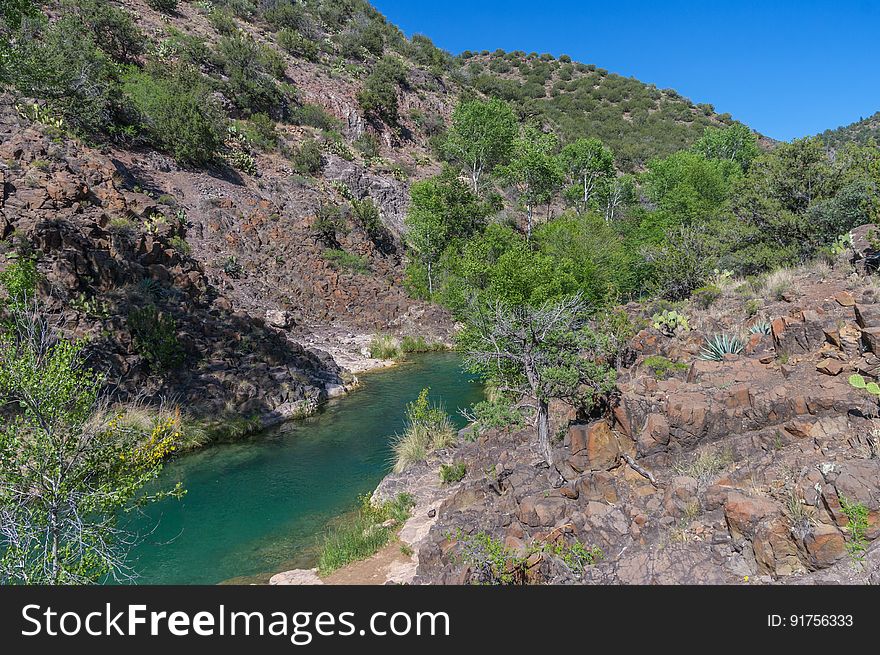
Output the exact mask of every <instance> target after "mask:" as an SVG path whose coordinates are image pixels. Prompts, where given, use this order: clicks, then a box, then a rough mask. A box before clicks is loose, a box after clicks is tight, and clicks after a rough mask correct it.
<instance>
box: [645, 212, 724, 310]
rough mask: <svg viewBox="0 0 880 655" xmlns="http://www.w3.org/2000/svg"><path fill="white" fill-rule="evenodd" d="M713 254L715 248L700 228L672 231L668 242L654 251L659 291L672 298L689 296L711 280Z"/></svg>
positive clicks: (667, 239) (681, 228)
mask: <svg viewBox="0 0 880 655" xmlns="http://www.w3.org/2000/svg"><path fill="white" fill-rule="evenodd" d="M714 255H715V252H714V249H712V247H711V245H710V244H709V243H708V242H707V239H706V237H705V234H704V233H703V232H702V231H700V230H699V229H696V228H690V227H680V228H679V229H677V230H672V231H671V232H670V233H669V234H668V235H667V237H666V242H665V243H664V244H663V245H662V246H660V247H659V248H657V249H656V250H654V251H653V253H652V254H651V258H652V259H653V262H652V265H653V274H654V287H655V289H656V291H657V293H658V294H659V295H661V296H663V297H665V298H669V299H671V300H681V299H683V298H687V297H688V296H689V295H690V294H691V293H692V292H693V291H694V290H695V289H698V288H700V287H701V286H703V284H704V283H705V281H706V280H707V279H708V277H709V274H710V271H711V270H712V267H713V264H714V261H715V256H714Z"/></svg>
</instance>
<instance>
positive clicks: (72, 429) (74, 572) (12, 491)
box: [0, 308, 181, 584]
mask: <svg viewBox="0 0 880 655" xmlns="http://www.w3.org/2000/svg"><path fill="white" fill-rule="evenodd" d="M15 314H16V315H15V319H14V322H13V326H12V327H11V328H10V329H9V330H8V331H7V332H6V333H5V334H4V335H3V336H2V337H0V399H2V400H3V401H4V402H5V403H9V406H10V407H11V408H13V413H12V415H11V416H10V417H9V418H8V419H7V420H6V421H5V424H4V427H3V429H2V430H0V582H2V583H5V584H16V583H18V584H21V583H24V584H78V583H92V582H98V581H100V580H101V579H102V578H104V577H105V576H108V575H109V576H111V577H112V578H114V579H117V580H119V579H123V578H126V577H130V573H129V571H128V570H127V568H126V566H125V554H126V549H127V547H128V546H130V545H131V543H132V542H133V540H134V537H133V535H130V534H127V533H125V531H124V530H122V529H121V528H120V527H119V525H118V523H119V517H120V515H121V514H122V513H123V512H125V511H128V510H130V509H132V508H134V507H136V506H138V505H142V504H145V503H149V502H152V501H154V500H157V499H159V498H161V497H164V496H168V495H170V494H177V495H179V494H180V493H181V492H180V489H179V487H178V488H175V489H172V490H170V491H164V492H158V493H155V492H154V493H149V494H144V493H143V492H142V489H143V488H144V486H145V485H147V484H148V483H149V482H151V481H152V480H154V479H155V478H156V476H157V475H158V473H159V471H160V470H161V469H162V464H163V462H164V460H165V459H166V457H167V456H168V455H169V454H170V453H171V452H172V451H173V450H174V448H175V444H176V442H177V439H178V436H179V435H178V434H176V433H175V430H174V428H173V424H172V423H170V422H165V423H161V424H158V425H157V426H156V427H155V429H154V430H153V431H152V433H151V434H149V435H148V436H146V438H144V435H142V434H140V433H139V432H136V431H134V430H131V429H127V428H125V427H123V426H122V425H120V423H119V420H118V417H117V416H114V415H113V414H112V413H110V412H109V411H108V410H107V405H106V401H105V399H103V398H102V394H101V389H100V388H101V384H100V379H99V378H98V377H97V376H96V375H95V374H94V373H93V372H92V371H90V370H89V369H87V368H86V367H85V366H84V363H83V360H84V357H83V347H82V344H81V343H75V342H70V341H65V340H63V339H60V338H58V336H57V335H56V333H55V332H54V331H52V330H51V329H50V327H49V325H48V324H47V323H46V321H45V320H44V319H43V318H42V317H41V316H40V314H39V313H38V312H37V310H36V309H34V308H28V309H18V310H16V312H15Z"/></svg>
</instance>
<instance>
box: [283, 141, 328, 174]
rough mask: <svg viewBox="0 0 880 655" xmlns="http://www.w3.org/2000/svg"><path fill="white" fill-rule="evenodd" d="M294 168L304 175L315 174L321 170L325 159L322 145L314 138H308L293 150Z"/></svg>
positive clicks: (291, 158)
mask: <svg viewBox="0 0 880 655" xmlns="http://www.w3.org/2000/svg"><path fill="white" fill-rule="evenodd" d="M290 160H291V161H292V162H293V168H294V170H296V172H297V173H301V174H303V175H315V174H316V173H319V172H320V171H321V167H322V166H323V163H324V160H323V157H322V156H321V146H319V145H318V142H317V141H315V140H314V139H311V138H309V139H306V140H305V141H303V142H302V143H301V144H300V146H299V147H298V148H296V149H295V150H294V151H293V154H292V155H291V157H290Z"/></svg>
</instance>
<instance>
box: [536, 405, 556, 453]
mask: <svg viewBox="0 0 880 655" xmlns="http://www.w3.org/2000/svg"><path fill="white" fill-rule="evenodd" d="M538 448H540V449H541V454H542V455H544V458H545V459H546V460H547V463H548V464H550V465H551V466H552V465H553V461H552V459H553V457H552V452H551V449H550V408H549V407H548V406H547V401H546V400H540V399H539V400H538Z"/></svg>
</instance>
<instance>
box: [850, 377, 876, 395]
mask: <svg viewBox="0 0 880 655" xmlns="http://www.w3.org/2000/svg"><path fill="white" fill-rule="evenodd" d="M849 384H850V386H851V387H853V388H854V389H864V390H865V391H867V392H868V393H870V394H873V395H875V396H880V384H877V383H876V382H867V381H866V380H865V378H864V377H862V376H861V375H859V374H858V373H855V374H854V375H850V376H849Z"/></svg>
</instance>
